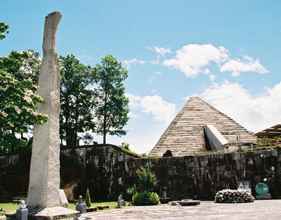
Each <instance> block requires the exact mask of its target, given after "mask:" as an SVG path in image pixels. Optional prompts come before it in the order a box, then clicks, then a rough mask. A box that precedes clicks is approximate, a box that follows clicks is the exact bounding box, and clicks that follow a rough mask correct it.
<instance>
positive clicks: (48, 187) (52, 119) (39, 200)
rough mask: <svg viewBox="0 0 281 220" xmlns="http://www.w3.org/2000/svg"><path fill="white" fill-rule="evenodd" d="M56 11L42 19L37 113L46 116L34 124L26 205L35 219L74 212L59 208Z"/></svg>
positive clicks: (69, 216)
mask: <svg viewBox="0 0 281 220" xmlns="http://www.w3.org/2000/svg"><path fill="white" fill-rule="evenodd" d="M60 19H61V14H60V13H59V12H53V13H51V14H49V15H48V16H47V17H46V19H45V27H44V39H43V60H42V64H41V69H40V75H39V94H40V95H41V96H42V97H43V99H44V102H43V103H41V104H40V105H39V112H40V113H44V114H46V115H47V116H48V121H47V122H46V123H45V124H43V125H36V126H35V127H34V132H33V145H32V156H31V166H30V177H29V188H28V198H27V204H28V207H29V209H30V210H31V211H32V213H33V214H35V217H37V218H38V219H41V218H44V219H54V218H55V217H56V218H63V217H66V216H67V218H72V217H73V218H75V216H76V214H77V212H76V211H72V210H69V209H66V208H63V207H62V204H61V203H62V201H61V199H60V197H61V193H60V191H59V190H60V137H59V113H60V79H59V68H58V58H57V54H56V51H55V44H56V38H55V37H56V31H57V27H58V24H59V21H60Z"/></svg>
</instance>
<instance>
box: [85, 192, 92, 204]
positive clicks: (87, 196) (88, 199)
mask: <svg viewBox="0 0 281 220" xmlns="http://www.w3.org/2000/svg"><path fill="white" fill-rule="evenodd" d="M85 202H86V205H87V207H89V208H90V207H91V205H92V201H91V195H90V190H89V188H87V190H86V196H85Z"/></svg>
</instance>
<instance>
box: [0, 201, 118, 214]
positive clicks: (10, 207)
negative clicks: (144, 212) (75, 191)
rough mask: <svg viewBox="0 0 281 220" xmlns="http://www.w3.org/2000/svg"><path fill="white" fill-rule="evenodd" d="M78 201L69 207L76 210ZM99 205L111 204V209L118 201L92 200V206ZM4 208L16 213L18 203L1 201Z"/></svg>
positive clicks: (0, 205)
mask: <svg viewBox="0 0 281 220" xmlns="http://www.w3.org/2000/svg"><path fill="white" fill-rule="evenodd" d="M75 206H76V203H69V205H68V208H70V209H73V210H75ZM97 206H109V208H110V209H113V208H116V207H117V202H92V206H91V207H92V208H94V207H97ZM1 208H2V209H4V211H5V212H6V213H15V212H16V210H17V208H18V203H16V202H7V203H0V209H1Z"/></svg>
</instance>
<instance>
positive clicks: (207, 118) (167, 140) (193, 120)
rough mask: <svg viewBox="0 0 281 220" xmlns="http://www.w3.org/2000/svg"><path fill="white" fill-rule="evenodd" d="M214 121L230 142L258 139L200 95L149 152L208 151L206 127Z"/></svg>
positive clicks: (254, 140)
mask: <svg viewBox="0 0 281 220" xmlns="http://www.w3.org/2000/svg"><path fill="white" fill-rule="evenodd" d="M207 125H212V126H214V127H215V128H216V130H217V131H218V132H217V133H220V134H221V135H223V137H224V138H225V139H226V140H227V142H228V144H235V143H237V139H239V143H241V144H251V143H256V136H255V135H254V134H253V133H251V132H249V131H247V130H246V129H245V128H244V127H242V126H241V125H240V124H238V123H237V122H235V121H234V120H233V119H231V118H230V117H228V116H227V115H225V114H224V113H222V112H220V111H219V110H217V109H215V108H214V107H213V106H211V105H210V104H208V103H207V102H205V101H203V100H202V99H201V98H199V97H191V98H190V99H189V100H188V101H187V103H186V104H185V106H184V107H183V108H182V110H181V111H180V112H179V113H178V114H177V115H176V117H175V119H174V120H173V121H172V122H171V124H170V125H169V127H168V128H167V129H166V131H165V132H164V133H163V134H162V136H161V137H160V139H159V141H158V143H157V144H156V145H155V147H154V148H153V149H152V151H151V152H150V154H149V156H156V157H162V156H163V154H165V153H166V152H167V151H168V150H169V151H170V152H171V153H172V155H173V156H188V155H192V154H194V153H197V152H202V151H206V149H207V145H208V143H207V142H208V141H207V140H206V135H205V134H204V128H205V127H206V126H207Z"/></svg>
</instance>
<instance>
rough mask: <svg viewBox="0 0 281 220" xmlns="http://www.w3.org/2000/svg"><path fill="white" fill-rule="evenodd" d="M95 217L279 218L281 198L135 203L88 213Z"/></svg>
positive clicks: (109, 219) (97, 219)
mask: <svg viewBox="0 0 281 220" xmlns="http://www.w3.org/2000/svg"><path fill="white" fill-rule="evenodd" d="M85 217H86V219H93V220H121V219H122V220H128V219H130V220H140V219H141V220H148V219H165V220H172V219H175V220H183V219H184V220H188V219H192V220H222V219H224V220H253V219H262V220H277V219H278V220H279V219H281V200H258V201H255V202H254V203H243V204H241V203H240V204H216V203H213V202H209V201H208V202H201V204H200V205H198V206H185V207H179V206H169V205H158V206H135V207H126V208H122V209H112V210H106V211H100V212H94V213H88V214H86V215H85Z"/></svg>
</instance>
